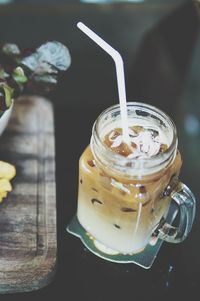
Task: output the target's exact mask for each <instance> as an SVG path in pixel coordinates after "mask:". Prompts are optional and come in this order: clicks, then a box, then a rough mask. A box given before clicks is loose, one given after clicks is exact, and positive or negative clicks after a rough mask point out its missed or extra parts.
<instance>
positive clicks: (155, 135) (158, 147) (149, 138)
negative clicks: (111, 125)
mask: <svg viewBox="0 0 200 301" xmlns="http://www.w3.org/2000/svg"><path fill="white" fill-rule="evenodd" d="M128 131H129V137H130V142H131V143H130V145H127V144H126V143H124V142H123V136H122V129H121V128H115V129H114V130H112V131H111V132H109V133H108V134H107V135H105V139H104V143H105V144H106V145H107V146H108V147H109V148H110V149H111V150H112V151H114V152H116V153H119V154H120V155H122V156H124V157H127V158H129V159H143V158H150V157H152V156H156V155H157V154H159V153H161V152H164V151H165V150H167V148H168V143H167V141H166V138H165V136H164V135H162V132H161V131H159V130H156V129H153V128H150V127H143V126H138V125H135V126H131V127H129V129H128Z"/></svg>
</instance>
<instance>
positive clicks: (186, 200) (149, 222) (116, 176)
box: [77, 102, 195, 254]
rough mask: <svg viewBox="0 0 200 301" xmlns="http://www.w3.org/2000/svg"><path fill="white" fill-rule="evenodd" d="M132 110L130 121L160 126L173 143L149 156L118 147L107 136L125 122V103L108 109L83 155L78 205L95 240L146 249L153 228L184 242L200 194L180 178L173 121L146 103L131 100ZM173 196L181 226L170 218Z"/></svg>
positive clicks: (125, 250) (161, 235) (166, 237)
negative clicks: (126, 153) (122, 151)
mask: <svg viewBox="0 0 200 301" xmlns="http://www.w3.org/2000/svg"><path fill="white" fill-rule="evenodd" d="M127 110H128V124H129V126H133V125H137V126H143V127H144V128H149V129H153V130H159V133H160V134H161V135H164V136H165V139H167V141H168V148H167V149H166V150H164V151H163V152H160V153H159V154H157V155H155V156H152V157H149V158H144V159H136V158H133V159H129V158H127V157H124V156H122V155H120V154H118V153H115V152H113V151H112V150H111V149H110V148H108V147H107V146H106V145H105V143H104V138H105V136H106V134H108V133H109V132H111V131H112V130H114V129H116V128H120V127H121V117H120V108H119V105H115V106H112V107H110V108H108V109H106V110H105V111H104V112H103V113H102V114H101V115H100V116H99V117H98V118H97V120H96V122H95V123H94V126H93V131H92V137H91V142H90V145H89V146H88V147H87V148H86V150H85V151H84V152H83V154H82V156H81V158H80V162H79V193H78V210H77V216H78V220H79V222H80V223H81V225H82V226H83V227H84V228H85V230H86V231H87V232H88V233H89V234H90V235H91V236H92V237H93V238H94V239H95V240H97V241H98V242H99V243H101V244H103V245H104V246H105V247H107V248H110V249H112V250H116V251H118V252H120V253H123V254H127V253H128V254H130V253H137V252H140V251H142V250H143V249H144V248H145V246H146V245H147V244H148V243H149V241H150V239H151V237H152V235H153V233H154V235H155V233H157V235H158V237H159V238H161V239H163V240H166V241H168V242H174V243H176V242H181V241H182V240H184V239H185V238H186V237H187V235H188V233H189V232H190V230H191V227H192V224H193V220H194V216H195V198H194V196H193V194H192V192H191V191H190V190H189V188H187V187H186V186H185V185H184V184H182V183H181V182H180V181H179V179H178V177H179V172H180V168H181V165H182V161H181V155H180V153H179V151H178V150H177V133H176V127H175V125H174V123H173V121H172V120H171V119H170V118H169V117H168V116H167V115H166V114H165V113H164V112H162V111H161V110H159V109H157V108H155V107H153V106H150V105H147V104H143V103H136V102H129V103H128V104H127ZM172 200H174V201H175V202H176V204H177V205H178V207H179V211H180V220H179V225H178V226H177V227H174V226H171V225H169V224H167V223H166V221H165V218H166V215H167V213H168V209H169V205H170V203H171V201H172ZM155 231H156V232H155Z"/></svg>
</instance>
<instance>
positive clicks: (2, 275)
mask: <svg viewBox="0 0 200 301" xmlns="http://www.w3.org/2000/svg"><path fill="white" fill-rule="evenodd" d="M54 159H55V158H54V121H53V112H52V106H51V104H50V103H49V102H48V101H46V100H44V99H42V98H39V97H23V98H21V99H20V100H17V101H16V102H15V105H14V110H13V113H12V116H11V119H10V122H9V125H8V127H7V129H6V131H5V132H4V134H3V136H2V137H0V160H5V161H8V162H10V163H13V164H14V165H15V166H16V169H17V175H16V177H15V179H14V180H13V181H12V183H13V191H12V192H11V193H9V194H8V197H7V199H4V201H3V203H2V204H0V293H14V292H24V291H31V290H35V289H39V288H41V287H43V286H45V285H47V284H48V283H49V282H50V280H51V279H52V276H53V274H54V270H55V262H56V251H57V243H56V194H55V160H54Z"/></svg>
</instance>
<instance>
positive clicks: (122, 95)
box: [77, 22, 130, 145]
mask: <svg viewBox="0 0 200 301" xmlns="http://www.w3.org/2000/svg"><path fill="white" fill-rule="evenodd" d="M77 27H78V28H79V29H80V30H82V31H83V32H84V33H85V34H86V35H87V36H88V37H89V38H91V39H92V40H93V41H94V42H95V43H97V44H98V45H99V46H100V47H101V48H103V49H104V50H105V51H106V52H107V53H108V54H109V55H110V56H111V57H112V58H113V60H114V62H115V66H116V73H117V86H118V93H119V103H120V111H121V120H122V135H123V140H124V142H125V143H127V144H128V145H130V139H129V134H128V116H127V107H126V87H125V75H124V63H123V60H122V57H121V55H120V53H119V52H118V51H117V50H115V49H114V48H113V47H111V46H110V45H109V44H108V43H106V42H105V41H104V40H103V39H102V38H100V37H99V36H98V35H97V34H96V33H95V32H93V31H92V30H91V29H90V28H88V27H87V26H86V25H85V24H83V23H82V22H78V23H77Z"/></svg>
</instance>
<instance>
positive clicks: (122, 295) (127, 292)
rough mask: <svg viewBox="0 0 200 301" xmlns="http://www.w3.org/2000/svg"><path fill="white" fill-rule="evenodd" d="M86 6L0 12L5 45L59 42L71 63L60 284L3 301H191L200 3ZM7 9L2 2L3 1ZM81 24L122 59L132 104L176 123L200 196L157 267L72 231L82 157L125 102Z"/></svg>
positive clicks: (61, 179) (194, 289)
mask: <svg viewBox="0 0 200 301" xmlns="http://www.w3.org/2000/svg"><path fill="white" fill-rule="evenodd" d="M122 2H123V3H112V4H85V3H80V2H79V1H64V0H63V1H11V3H10V4H7V5H0V42H1V43H4V42H15V43H17V44H18V45H19V46H20V47H22V48H23V47H32V46H37V45H39V44H40V43H42V42H44V41H46V40H52V39H55V40H58V41H60V42H62V43H64V44H65V45H66V46H68V48H69V50H70V53H71V57H72V65H71V67H70V69H69V70H68V71H67V72H66V74H65V75H64V76H63V77H62V79H61V81H60V83H59V85H58V88H57V90H56V92H54V93H51V94H50V95H49V96H48V98H49V99H50V100H51V101H52V102H53V104H54V112H55V130H56V137H55V138H56V168H57V172H56V181H57V182H56V184H57V221H58V264H57V273H56V276H55V278H54V280H53V282H52V283H51V284H50V285H49V286H47V287H45V288H43V289H41V290H39V291H35V292H31V293H25V294H14V295H5V296H1V297H0V298H1V300H15V299H17V300H18V299H19V300H22V301H23V300H48V299H49V298H52V299H55V298H58V299H59V300H62V299H63V300H74V301H76V300H83V301H90V300H91V301H108V300H109V301H111V300H116V301H118V300H125V301H126V300H134V299H136V298H137V299H138V300H169V299H171V300H174V299H175V298H180V299H182V300H188V298H191V300H194V298H195V297H194V296H198V292H199V289H198V288H199V285H200V255H199V254H200V235H199V230H200V223H199V205H198V199H199V179H200V158H199V154H200V36H199V25H200V19H199V18H200V6H198V4H197V2H195V1H178V0H174V1H159V0H157V1H156V0H155V1H153V0H152V1H151V0H149V1H148V0H146V1H143V2H141V3H125V1H122ZM0 3H1V1H0ZM77 21H83V22H85V23H86V24H87V25H88V26H89V27H91V28H92V29H94V30H95V31H96V32H97V33H99V35H101V36H102V37H103V38H104V39H105V40H106V41H108V42H109V43H110V44H111V45H112V46H113V47H115V48H116V49H118V50H119V52H120V53H121V54H122V56H123V58H124V63H125V72H126V81H127V97H128V100H129V101H134V100H137V101H143V102H147V103H150V104H153V105H155V106H157V107H159V108H161V109H163V110H164V111H166V112H167V113H168V114H169V115H170V116H172V118H173V119H174V121H175V123H176V125H177V128H178V136H179V149H180V151H181V153H182V156H183V168H182V173H181V180H182V181H183V182H185V183H186V184H187V185H188V186H189V187H190V188H191V189H192V190H193V192H194V193H195V195H196V198H197V215H196V219H195V224H194V228H193V230H192V233H191V235H190V236H189V238H188V239H187V240H186V241H185V242H183V243H182V244H180V245H170V244H167V243H164V244H163V246H162V248H161V250H160V252H159V256H158V258H157V259H156V261H155V263H154V265H153V267H152V268H151V269H150V270H143V269H141V268H139V267H137V266H135V265H133V264H127V265H121V264H114V263H109V262H106V261H103V260H102V259H100V258H98V257H96V256H94V255H93V254H91V253H89V252H88V251H87V250H86V249H85V248H84V247H83V245H82V244H81V242H80V241H79V240H78V239H76V238H74V237H72V236H70V235H69V234H68V233H66V231H65V227H66V225H67V224H68V223H69V222H70V220H71V218H72V216H73V215H74V214H75V212H76V205H77V204H76V201H77V189H78V159H79V156H80V155H81V153H82V151H83V150H84V148H85V147H86V145H87V144H88V143H89V139H90V135H91V127H92V124H93V122H94V121H95V119H96V118H97V116H98V115H99V113H100V112H101V111H102V110H103V109H105V108H107V107H108V106H110V105H112V104H115V103H117V102H118V95H117V86H116V75H115V67H114V63H113V61H112V59H111V58H110V57H109V56H108V55H107V54H106V53H104V52H103V51H102V50H101V49H100V48H99V47H98V46H96V45H95V44H94V43H93V42H92V41H90V40H89V39H88V38H87V37H86V36H85V35H84V34H82V33H81V32H80V31H79V30H78V29H77V28H76V22H77ZM196 298H198V297H196Z"/></svg>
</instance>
